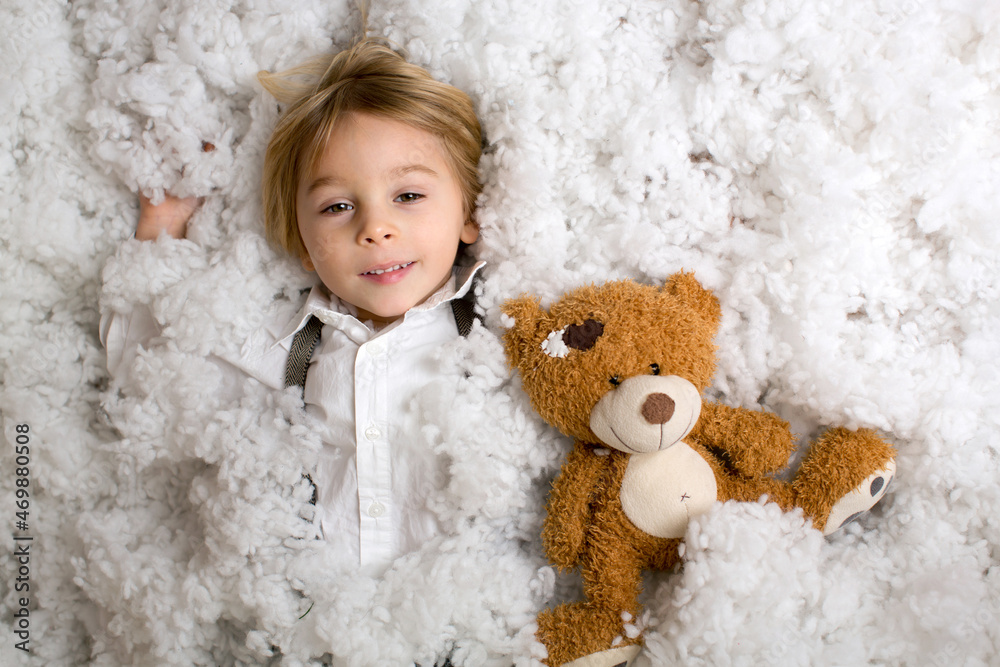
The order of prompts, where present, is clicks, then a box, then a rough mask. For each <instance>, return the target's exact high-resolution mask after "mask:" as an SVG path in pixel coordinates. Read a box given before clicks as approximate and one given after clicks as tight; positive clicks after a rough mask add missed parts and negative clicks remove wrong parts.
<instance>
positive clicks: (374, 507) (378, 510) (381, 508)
mask: <svg viewBox="0 0 1000 667" xmlns="http://www.w3.org/2000/svg"><path fill="white" fill-rule="evenodd" d="M383 514H385V505H383V504H382V503H380V502H374V503H372V504H371V505H369V506H368V516H370V517H371V518H373V519H377V518H379V517H380V516H382V515H383Z"/></svg>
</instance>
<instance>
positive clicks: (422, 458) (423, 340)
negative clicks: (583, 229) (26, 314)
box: [101, 262, 483, 574]
mask: <svg viewBox="0 0 1000 667" xmlns="http://www.w3.org/2000/svg"><path fill="white" fill-rule="evenodd" d="M482 265H483V264H482V263H481V262H480V263H479V264H477V265H476V266H474V267H471V268H467V269H464V270H462V271H461V272H460V273H459V274H458V275H457V277H453V278H452V279H451V280H449V281H448V283H446V284H445V285H444V286H443V287H442V288H441V289H439V290H438V291H437V292H436V293H434V294H433V295H431V296H430V297H429V298H428V299H427V300H426V301H425V302H424V303H422V304H420V305H418V306H415V307H413V308H411V309H410V310H409V311H407V312H406V313H405V314H404V316H403V317H401V318H399V319H398V320H396V321H395V322H393V323H391V324H389V325H388V326H386V327H384V328H383V329H380V330H374V329H372V328H371V327H370V326H369V325H367V324H365V323H362V322H360V321H359V320H358V319H357V317H356V315H357V311H356V309H355V308H353V307H352V306H350V305H349V304H346V303H343V302H341V301H340V300H339V299H337V297H335V296H332V295H330V294H329V293H328V292H327V291H326V289H325V288H323V286H322V285H317V286H315V287H313V289H312V291H311V292H310V294H309V297H308V298H307V300H306V303H305V305H304V306H303V307H302V308H301V309H300V310H299V311H298V312H297V313H296V314H295V316H294V317H293V318H291V320H288V321H285V322H270V323H268V324H266V325H265V326H263V327H261V328H260V329H258V330H257V331H255V332H254V333H252V334H251V335H250V336H249V337H248V338H247V340H246V341H245V342H244V344H243V345H242V348H241V350H240V353H239V355H238V356H235V357H233V358H226V359H224V360H223V361H225V362H227V363H226V364H223V365H224V366H228V367H230V368H231V369H232V371H233V372H234V373H235V374H242V373H245V374H248V375H250V376H252V377H254V378H257V379H258V380H260V381H261V382H263V383H265V384H267V385H269V386H271V387H274V388H275V389H281V388H282V387H283V386H284V373H285V364H286V362H287V359H288V353H289V350H290V349H291V344H292V339H293V337H294V335H295V333H296V332H297V331H298V330H299V329H301V328H302V327H303V326H305V324H306V322H307V321H308V319H309V316H310V315H315V316H316V317H318V318H319V319H320V320H321V321H322V322H323V323H324V326H323V331H322V336H321V338H320V341H319V343H318V344H317V346H316V350H315V352H314V353H313V356H312V363H311V364H310V366H309V373H308V375H307V376H306V384H305V388H304V392H303V397H304V401H305V404H306V410H308V411H309V412H310V413H311V414H313V415H314V416H316V417H317V418H318V421H319V422H320V423H321V424H322V428H323V429H324V430H323V432H322V433H321V434H320V437H321V440H322V442H323V448H322V450H321V452H320V456H319V463H318V465H317V470H316V474H315V475H313V482H314V483H315V484H316V489H317V495H318V502H317V519H318V523H319V526H320V529H321V530H322V533H323V536H324V538H325V539H326V540H327V541H328V542H329V543H330V545H331V546H332V547H334V548H336V549H337V550H338V551H339V552H341V555H343V556H345V557H353V558H354V559H356V561H357V562H358V564H359V565H360V566H361V568H362V570H363V571H365V572H366V573H369V574H376V573H378V572H380V571H382V570H384V569H385V567H387V566H388V565H389V564H390V563H391V562H392V561H393V560H394V559H395V558H397V557H399V556H401V555H403V554H405V553H407V552H409V551H412V550H413V549H415V548H417V547H418V546H420V545H421V544H422V543H423V542H424V541H426V540H427V539H429V538H431V537H433V536H435V535H437V534H438V533H439V532H440V527H439V526H438V523H437V521H436V519H435V515H434V513H433V512H432V511H431V510H430V509H429V507H428V506H427V500H428V498H429V497H430V496H431V494H432V493H433V492H434V491H435V490H438V489H440V488H441V487H442V485H443V484H444V478H445V472H446V471H445V469H444V468H443V462H442V461H440V460H439V459H438V458H437V457H436V456H435V455H434V453H433V452H430V451H426V450H425V449H422V448H421V445H420V443H421V439H420V438H419V437H416V435H415V434H418V433H419V431H420V429H421V427H422V426H423V424H421V423H420V422H419V419H418V415H414V414H412V412H413V411H412V410H411V409H410V404H411V403H412V401H413V399H414V398H415V397H416V396H417V395H418V393H419V392H420V391H421V390H422V389H423V388H424V387H426V386H427V385H428V383H429V382H430V381H431V380H433V379H436V378H437V377H439V372H438V369H437V367H436V364H435V362H434V355H435V351H436V350H437V349H438V348H439V347H440V346H441V345H442V344H444V343H447V342H448V341H452V340H455V339H456V338H457V337H458V335H459V334H458V329H457V327H456V325H455V318H454V315H453V313H452V309H451V306H450V302H451V301H452V300H454V299H457V298H460V297H462V296H463V295H465V294H466V292H468V290H469V289H471V287H472V278H473V276H474V275H475V273H476V272H477V271H478V270H479V269H480V267H481V266H482ZM141 312H144V313H145V315H140V314H139V313H141ZM158 329H159V327H158V326H157V325H156V323H155V321H153V320H152V317H151V315H149V314H148V311H137V312H136V314H134V315H132V316H131V317H124V316H121V315H115V314H112V313H104V314H103V316H102V321H101V340H102V342H104V345H105V348H106V349H107V355H108V370H109V372H110V373H111V374H112V375H113V376H114V375H115V374H116V373H117V372H118V371H119V370H120V369H121V368H123V367H124V366H123V364H125V363H128V362H129V361H130V359H131V358H132V357H133V356H134V355H135V352H136V348H138V346H139V345H141V344H143V343H145V342H147V341H148V340H149V339H150V338H151V337H152V336H154V335H156V333H157V332H158ZM352 378H353V382H352V381H351V380H352Z"/></svg>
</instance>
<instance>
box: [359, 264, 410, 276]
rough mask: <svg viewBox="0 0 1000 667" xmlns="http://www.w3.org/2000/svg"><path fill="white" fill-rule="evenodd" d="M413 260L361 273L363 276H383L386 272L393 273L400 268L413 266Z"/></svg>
mask: <svg viewBox="0 0 1000 667" xmlns="http://www.w3.org/2000/svg"><path fill="white" fill-rule="evenodd" d="M412 264H413V262H404V263H403V264H396V265H395V266H390V267H387V268H384V269H372V270H371V271H365V272H364V273H362V274H361V275H363V276H381V275H382V274H384V273H392V272H393V271H399V270H400V269H405V268H406V267H408V266H411V265H412Z"/></svg>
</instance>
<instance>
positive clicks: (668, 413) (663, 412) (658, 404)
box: [642, 392, 675, 424]
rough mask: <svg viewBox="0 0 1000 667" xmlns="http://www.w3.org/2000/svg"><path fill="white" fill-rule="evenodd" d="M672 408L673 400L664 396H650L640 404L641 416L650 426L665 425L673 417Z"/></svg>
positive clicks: (658, 394)
mask: <svg viewBox="0 0 1000 667" xmlns="http://www.w3.org/2000/svg"><path fill="white" fill-rule="evenodd" d="M674 406H675V403H674V399H672V398H670V397H669V396H667V395H666V394H661V393H659V392H657V393H655V394H650V395H649V396H647V397H646V402H645V403H643V404H642V416H643V417H644V418H645V419H646V421H648V422H649V423H650V424H666V423H667V422H668V421H670V418H671V417H673V416H674Z"/></svg>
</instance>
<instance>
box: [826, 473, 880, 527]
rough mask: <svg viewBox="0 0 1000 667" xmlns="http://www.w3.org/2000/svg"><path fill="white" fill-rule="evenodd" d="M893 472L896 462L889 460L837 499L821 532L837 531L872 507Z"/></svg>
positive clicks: (878, 499)
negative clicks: (883, 466) (881, 467)
mask: <svg viewBox="0 0 1000 667" xmlns="http://www.w3.org/2000/svg"><path fill="white" fill-rule="evenodd" d="M895 473H896V462H895V461H892V460H890V461H889V462H888V463H887V464H886V466H885V468H883V469H882V470H879V471H877V472H874V473H872V474H871V475H869V476H868V477H866V478H865V479H864V481H863V482H861V484H858V486H857V487H855V489H854V490H853V491H851V492H850V493H848V494H847V495H846V496H844V497H843V498H841V499H840V500H838V501H837V504H836V505H834V506H833V508H832V509H831V510H830V515H829V516H828V517H827V519H826V525H825V526H824V527H823V534H824V535H830V534H832V533H835V532H837V531H838V530H840V529H841V528H843V527H844V526H846V525H847V524H849V523H850V522H852V521H854V519H856V518H858V517H859V516H860V515H862V514H864V513H865V512H867V511H868V510H870V509H871V508H872V507H874V506H875V503H877V502H878V501H880V500H881V499H882V496H884V495H885V491H886V489H888V488H889V482H891V481H892V477H893V475H894V474H895Z"/></svg>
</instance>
